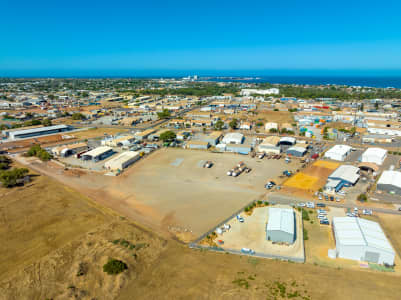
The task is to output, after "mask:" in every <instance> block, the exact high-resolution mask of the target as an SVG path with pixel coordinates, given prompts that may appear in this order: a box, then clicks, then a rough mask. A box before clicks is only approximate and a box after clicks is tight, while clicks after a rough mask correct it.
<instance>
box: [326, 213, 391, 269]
mask: <svg viewBox="0 0 401 300" xmlns="http://www.w3.org/2000/svg"><path fill="white" fill-rule="evenodd" d="M333 232H334V238H335V241H336V254H337V257H341V258H346V259H353V260H359V261H367V262H372V263H378V264H389V265H393V264H394V257H395V252H394V249H393V248H392V246H391V244H390V242H389V241H388V240H387V238H386V235H385V234H384V232H383V230H382V229H381V227H380V225H379V224H378V223H376V222H373V221H368V220H365V219H361V218H351V217H334V218H333Z"/></svg>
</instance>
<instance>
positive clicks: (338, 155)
mask: <svg viewBox="0 0 401 300" xmlns="http://www.w3.org/2000/svg"><path fill="white" fill-rule="evenodd" d="M351 149H352V147H351V146H347V145H335V146H333V147H332V148H330V149H329V150H328V151H327V152H326V153H325V154H324V157H325V158H328V159H332V160H338V161H344V160H345V158H346V157H347V156H348V155H349V154H350V153H351Z"/></svg>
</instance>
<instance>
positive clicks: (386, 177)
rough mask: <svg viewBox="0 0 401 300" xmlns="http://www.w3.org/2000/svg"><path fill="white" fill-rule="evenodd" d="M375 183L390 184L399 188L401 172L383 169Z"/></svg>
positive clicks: (400, 185)
mask: <svg viewBox="0 0 401 300" xmlns="http://www.w3.org/2000/svg"><path fill="white" fill-rule="evenodd" d="M377 184H391V185H394V186H397V187H399V188H401V172H398V171H383V173H382V175H381V176H380V179H379V180H378V181H377Z"/></svg>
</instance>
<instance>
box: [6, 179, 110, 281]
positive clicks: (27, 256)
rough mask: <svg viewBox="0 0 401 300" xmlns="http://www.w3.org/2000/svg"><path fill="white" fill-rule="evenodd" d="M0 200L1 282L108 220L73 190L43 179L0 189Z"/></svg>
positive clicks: (105, 215)
mask: <svg viewBox="0 0 401 300" xmlns="http://www.w3.org/2000/svg"><path fill="white" fill-rule="evenodd" d="M31 174H32V172H31ZM0 199H1V204H0V216H1V218H0V224H1V226H0V237H1V240H2V241H3V242H2V243H0V256H1V257H2V263H1V264H0V279H4V278H7V277H8V275H9V273H8V271H10V269H14V268H15V269H16V268H20V267H24V266H26V265H28V264H30V263H32V262H34V261H36V260H37V259H38V258H40V257H42V256H44V255H46V254H48V253H49V252H50V251H52V250H53V249H56V248H59V247H62V246H63V245H65V244H67V243H68V242H70V241H72V240H74V239H76V238H77V237H79V236H81V235H83V234H84V233H86V232H87V231H88V230H91V229H93V228H96V227H97V226H99V225H101V224H104V222H105V221H106V220H107V219H108V216H107V214H106V213H104V212H102V211H101V210H99V209H97V208H96V207H95V206H94V205H92V204H91V203H89V202H87V201H83V200H82V196H80V195H79V194H77V193H76V192H75V191H73V190H71V189H69V188H67V187H64V186H60V185H59V184H58V183H57V182H56V181H54V180H51V179H49V178H47V177H44V176H36V177H34V178H33V182H32V183H30V184H28V185H27V186H25V187H16V188H14V189H6V188H0ZM11 266H12V268H11Z"/></svg>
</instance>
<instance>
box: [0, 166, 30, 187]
mask: <svg viewBox="0 0 401 300" xmlns="http://www.w3.org/2000/svg"><path fill="white" fill-rule="evenodd" d="M28 173H29V170H28V169H25V168H15V169H12V170H7V171H2V172H0V181H1V183H2V184H3V186H5V187H13V186H15V185H17V183H18V179H21V178H23V177H24V176H25V175H26V174H28Z"/></svg>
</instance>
